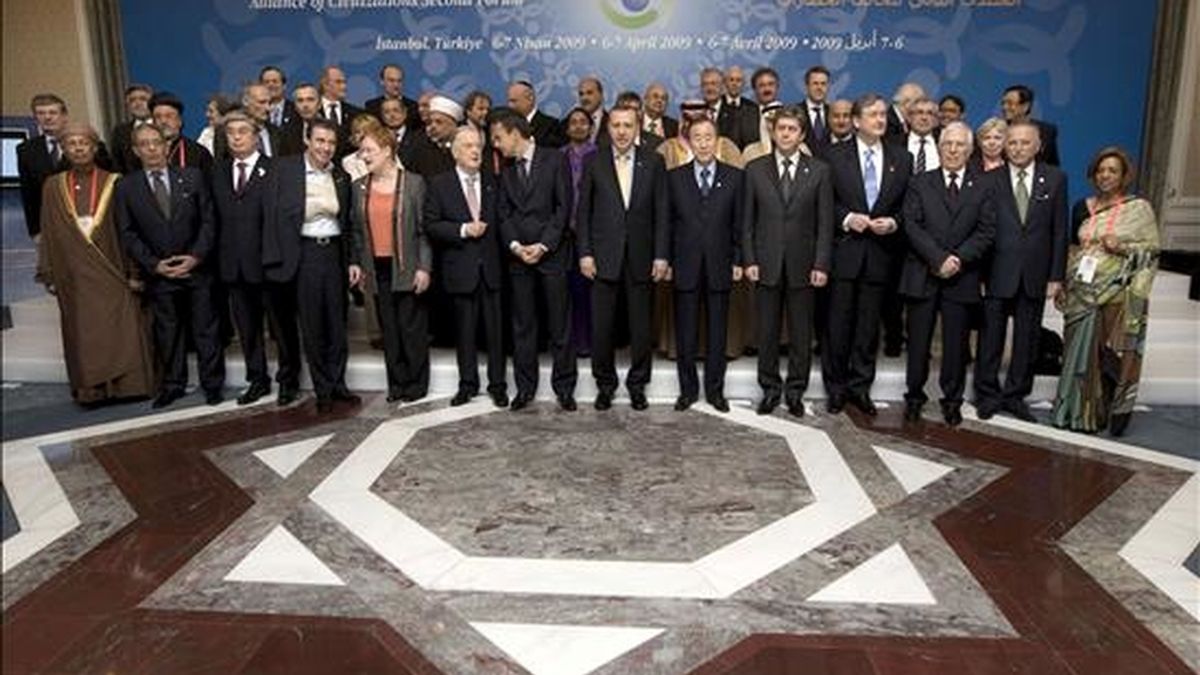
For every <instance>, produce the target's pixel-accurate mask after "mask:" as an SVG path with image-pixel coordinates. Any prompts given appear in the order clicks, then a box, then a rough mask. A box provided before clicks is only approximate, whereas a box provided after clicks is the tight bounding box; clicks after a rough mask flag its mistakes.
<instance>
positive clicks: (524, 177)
mask: <svg viewBox="0 0 1200 675" xmlns="http://www.w3.org/2000/svg"><path fill="white" fill-rule="evenodd" d="M517 178H518V179H520V181H521V187H522V188H525V189H526V190H528V189H529V160H528V159H525V158H524V157H518V158H517Z"/></svg>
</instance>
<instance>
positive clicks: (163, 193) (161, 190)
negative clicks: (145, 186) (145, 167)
mask: <svg viewBox="0 0 1200 675" xmlns="http://www.w3.org/2000/svg"><path fill="white" fill-rule="evenodd" d="M152 177H153V178H154V201H156V202H158V208H159V210H160V211H162V214H163V216H164V217H166V218H170V217H171V193H169V192H167V182H166V180H164V179H163V172H162V171H155V172H154V173H153V174H152Z"/></svg>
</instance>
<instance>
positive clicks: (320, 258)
mask: <svg viewBox="0 0 1200 675" xmlns="http://www.w3.org/2000/svg"><path fill="white" fill-rule="evenodd" d="M301 241H302V242H303V243H302V244H301V245H300V266H299V269H298V271H297V273H296V298H297V300H298V303H297V305H298V309H299V316H300V331H301V334H302V335H303V337H304V356H305V358H306V359H307V360H308V372H309V374H310V375H312V381H313V392H314V393H315V394H316V395H317V398H318V399H328V398H330V397H331V396H333V394H334V392H336V391H339V390H343V389H345V388H346V358H347V354H348V351H349V348H348V346H347V342H346V309H347V308H346V285H347V283H348V280H347V278H346V265H345V263H344V262H343V257H342V248H341V247H342V242H341V241H339V238H336V237H335V238H333V239H332V240H329V241H328V243H326V244H321V243H318V240H316V239H311V238H308V237H305V238H304V239H302V240H301Z"/></svg>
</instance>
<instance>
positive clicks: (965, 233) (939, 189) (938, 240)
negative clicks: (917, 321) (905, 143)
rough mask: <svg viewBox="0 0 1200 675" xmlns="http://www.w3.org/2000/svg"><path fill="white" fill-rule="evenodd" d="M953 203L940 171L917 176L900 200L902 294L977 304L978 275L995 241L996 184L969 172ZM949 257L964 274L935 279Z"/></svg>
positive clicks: (960, 180)
mask: <svg viewBox="0 0 1200 675" xmlns="http://www.w3.org/2000/svg"><path fill="white" fill-rule="evenodd" d="M958 181H959V193H958V197H957V199H954V200H951V199H950V192H949V191H948V190H947V189H946V179H945V175H944V173H943V172H942V170H941V169H935V170H933V171H926V172H925V173H922V174H917V175H915V176H913V177H912V180H910V181H909V182H908V194H907V195H905V197H904V232H905V235H906V236H907V239H908V255H907V257H906V258H905V261H904V269H903V271H902V272H901V274H900V293H901V294H902V295H906V296H908V297H910V298H929V297H932V296H933V294H934V293H935V292H937V291H938V290H939V289H940V290H941V292H942V294H943V296H944V297H947V298H950V299H952V300H956V301H958V302H978V301H979V280H980V270H981V269H982V268H983V264H984V262H985V260H986V258H987V255H988V252H989V251H990V250H991V246H992V240H993V239H994V238H995V236H996V204H995V202H994V201H993V200H992V195H991V192H992V187H993V185H994V182H993V181H991V180H988V179H986V178H984V177H983V176H980V175H979V174H976V173H975V172H973V171H970V170H968V171H967V172H966V173H965V174H963V173H959V176H958ZM951 255H955V256H958V258H959V259H960V260H961V261H962V269H961V271H959V273H958V274H955V275H954V276H953V277H951V278H949V279H943V278H942V277H941V276H939V275H938V270H939V269H941V266H942V263H944V262H945V261H946V258H948V257H950V256H951Z"/></svg>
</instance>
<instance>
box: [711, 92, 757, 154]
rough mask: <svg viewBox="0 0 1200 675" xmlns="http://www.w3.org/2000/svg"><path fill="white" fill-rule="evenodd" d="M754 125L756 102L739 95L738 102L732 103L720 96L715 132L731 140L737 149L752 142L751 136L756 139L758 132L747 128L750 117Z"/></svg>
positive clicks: (755, 125) (755, 124) (755, 121)
mask: <svg viewBox="0 0 1200 675" xmlns="http://www.w3.org/2000/svg"><path fill="white" fill-rule="evenodd" d="M751 118H753V120H754V124H753V126H754V127H757V126H758V104H757V103H755V102H754V101H751V100H750V99H748V98H746V97H744V96H743V97H740V98H739V99H738V104H737V105H733V104H731V103H730V102H729V99H727V98H725V97H722V98H721V108H720V110H718V111H717V133H719V134H720V135H722V136H724V137H725V138H728V139H729V140H731V141H733V143H734V145H737V146H738V150H741V149H742V148H744V147H746V146H747V145H749V144H750V143H753V142H754V140H752V138H751V137H754V139H757V137H758V132H757V129H755V130H754V131H753V132H751V131H750V130H749V127H750V119H751Z"/></svg>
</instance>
